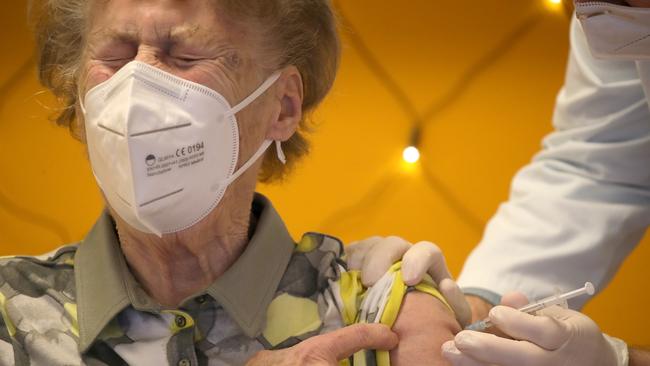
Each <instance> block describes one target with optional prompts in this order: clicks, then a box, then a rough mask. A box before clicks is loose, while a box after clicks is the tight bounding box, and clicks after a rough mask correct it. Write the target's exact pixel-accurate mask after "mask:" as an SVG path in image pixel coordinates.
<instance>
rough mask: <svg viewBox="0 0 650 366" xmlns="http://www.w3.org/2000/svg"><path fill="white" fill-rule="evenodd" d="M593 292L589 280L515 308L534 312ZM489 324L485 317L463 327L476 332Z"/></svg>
mask: <svg viewBox="0 0 650 366" xmlns="http://www.w3.org/2000/svg"><path fill="white" fill-rule="evenodd" d="M594 292H595V289H594V285H592V284H591V282H587V283H585V286H584V287H582V288H579V289H577V290H573V291H569V292H566V293H564V294H559V295H553V296H549V297H547V298H544V299H542V300H540V301H537V302H535V303H532V304H528V305H526V306H524V307H522V308H519V309H517V310H519V311H521V312H524V313H528V314H530V313H534V312H536V311H539V310H542V309H546V308H548V307H550V306H553V305H559V304H562V303H564V302H565V301H567V300H569V299H572V298H574V297H577V296H581V295H584V294H587V295H590V296H591V295H593V294H594ZM491 326H492V321H491V320H490V318H485V319H483V320H479V321H477V322H476V323H473V324H470V325H468V326H467V327H465V329H466V330H475V331H478V332H482V331H484V330H486V329H488V328H489V327H491Z"/></svg>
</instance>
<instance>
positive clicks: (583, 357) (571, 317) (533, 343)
mask: <svg viewBox="0 0 650 366" xmlns="http://www.w3.org/2000/svg"><path fill="white" fill-rule="evenodd" d="M490 320H491V321H492V322H493V323H494V325H495V326H496V327H498V328H499V330H500V331H502V332H504V333H505V334H507V335H508V336H510V337H512V338H513V339H507V338H501V337H498V336H496V335H494V334H489V333H480V332H474V331H467V330H464V331H462V332H460V333H458V334H457V335H456V337H455V339H454V340H453V341H449V342H446V343H445V344H443V345H442V353H443V356H445V358H447V359H448V360H449V361H450V362H451V363H452V364H453V365H454V366H481V365H483V366H487V365H498V366H519V365H535V366H563V365H566V366H569V365H570V366H627V364H628V354H627V345H625V343H624V342H622V341H620V340H618V339H614V338H611V337H608V336H606V335H604V334H603V333H601V331H600V329H599V328H598V325H596V323H594V321H593V320H591V319H590V318H588V317H587V316H586V315H584V314H581V313H579V312H576V311H573V310H569V309H564V308H561V307H559V306H553V307H550V308H547V309H545V310H542V311H540V312H539V314H538V315H537V316H535V315H530V314H526V313H522V312H519V311H517V310H515V309H513V308H510V307H506V306H496V307H494V308H492V310H491V311H490Z"/></svg>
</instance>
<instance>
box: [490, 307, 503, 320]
mask: <svg viewBox="0 0 650 366" xmlns="http://www.w3.org/2000/svg"><path fill="white" fill-rule="evenodd" d="M502 318H503V311H502V310H501V309H499V307H498V306H497V307H493V308H492V309H491V310H490V320H492V321H495V322H500V321H501V319H502Z"/></svg>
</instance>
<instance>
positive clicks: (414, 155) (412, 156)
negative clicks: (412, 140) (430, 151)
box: [402, 146, 420, 164]
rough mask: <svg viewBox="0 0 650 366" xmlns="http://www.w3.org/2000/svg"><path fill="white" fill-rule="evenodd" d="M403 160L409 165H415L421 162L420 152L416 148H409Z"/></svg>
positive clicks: (405, 150) (405, 151)
mask: <svg viewBox="0 0 650 366" xmlns="http://www.w3.org/2000/svg"><path fill="white" fill-rule="evenodd" d="M402 158H404V161H405V162H407V163H409V164H415V163H417V162H418V160H420V150H418V148H417V147H415V146H409V147H407V148H406V149H404V152H403V153H402Z"/></svg>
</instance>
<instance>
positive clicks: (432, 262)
mask: <svg viewBox="0 0 650 366" xmlns="http://www.w3.org/2000/svg"><path fill="white" fill-rule="evenodd" d="M345 252H346V253H347V263H348V267H349V268H350V269H351V270H359V271H361V279H362V282H363V284H364V286H366V287H370V286H372V285H373V284H375V282H377V280H379V278H381V276H383V274H384V273H386V271H387V270H388V269H389V268H390V266H392V265H393V263H395V262H397V261H399V260H400V259H402V277H403V279H404V283H406V284H407V285H409V286H413V285H416V284H418V283H420V282H421V281H422V278H423V277H424V275H425V274H427V273H428V274H429V275H430V276H431V278H432V279H433V280H434V282H435V283H436V284H437V285H438V289H439V290H440V293H442V295H443V296H444V297H445V299H447V302H448V303H449V305H450V306H451V308H452V309H453V310H454V313H455V314H456V320H458V322H459V323H460V324H461V326H463V327H464V326H466V325H467V324H469V322H470V320H471V316H472V314H471V311H470V308H469V305H468V304H467V300H465V296H464V295H463V293H462V291H461V290H460V288H459V287H458V285H457V284H456V282H455V281H454V280H453V279H452V277H451V274H449V269H447V263H446V262H445V257H444V255H443V254H442V250H440V248H439V247H438V246H437V245H435V244H433V243H431V242H428V241H421V242H419V243H416V244H415V245H411V243H409V242H408V241H406V240H404V239H402V238H399V237H396V236H389V237H386V238H383V237H379V236H376V237H372V238H368V239H365V240H361V241H358V242H354V243H351V244H349V245H347V246H346V248H345Z"/></svg>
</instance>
